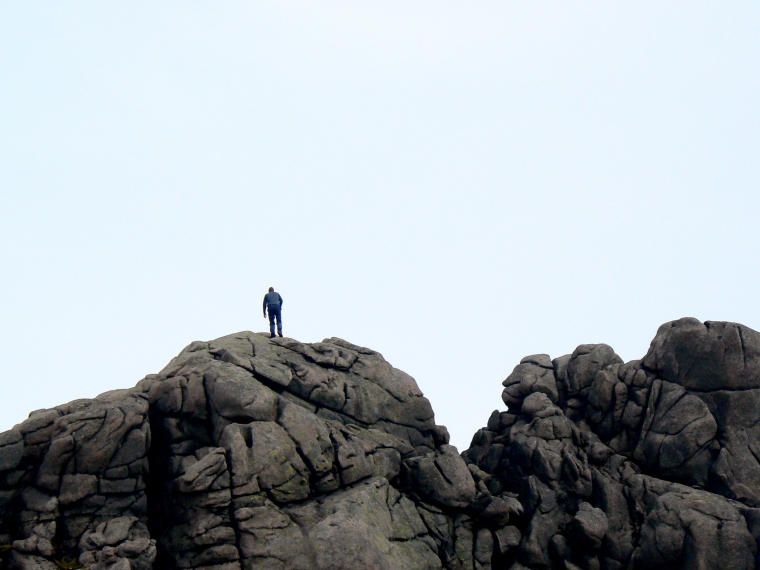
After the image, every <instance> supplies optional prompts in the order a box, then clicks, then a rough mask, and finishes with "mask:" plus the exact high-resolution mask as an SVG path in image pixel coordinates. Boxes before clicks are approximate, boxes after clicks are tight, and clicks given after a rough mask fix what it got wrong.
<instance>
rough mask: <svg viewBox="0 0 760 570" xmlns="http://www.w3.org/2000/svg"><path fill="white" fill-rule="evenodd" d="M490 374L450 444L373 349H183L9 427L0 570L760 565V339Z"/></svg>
mask: <svg viewBox="0 0 760 570" xmlns="http://www.w3.org/2000/svg"><path fill="white" fill-rule="evenodd" d="M503 384H504V390H503V393H502V399H503V401H504V403H505V404H506V405H507V408H508V409H507V410H506V411H499V410H497V411H495V412H494V413H493V414H492V415H491V418H490V419H489V421H488V425H487V427H485V428H483V429H481V430H479V431H478V432H477V433H476V434H475V436H474V438H473V442H472V444H471V446H470V448H469V449H468V450H466V451H465V452H464V453H462V455H461V456H460V455H459V454H458V453H457V451H456V449H455V448H453V447H452V446H450V445H448V434H447V432H446V429H445V428H443V427H442V426H437V425H436V424H435V422H434V418H433V411H432V409H431V407H430V404H429V402H428V401H427V399H426V398H424V396H423V395H422V393H421V392H420V390H419V388H418V387H417V385H416V383H415V382H414V380H413V379H412V378H411V377H410V376H408V375H407V374H405V373H403V372H401V371H399V370H397V369H395V368H393V367H392V366H391V365H390V364H388V363H387V362H386V361H385V360H384V359H383V358H382V356H381V355H380V354H379V353H377V352H375V351H372V350H369V349H366V348H363V347H359V346H356V345H353V344H350V343H348V342H346V341H343V340H341V339H337V338H331V339H326V340H325V341H323V342H322V343H313V344H304V343H299V342H297V341H295V340H293V339H288V338H283V339H269V338H268V335H267V336H263V335H260V334H253V333H249V332H243V333H237V334H234V335H229V336H227V337H223V338H221V339H217V340H215V341H211V342H194V343H192V344H191V345H190V346H188V347H187V348H186V349H184V350H183V351H182V352H181V353H180V354H179V355H178V356H177V357H176V358H175V359H173V360H172V361H171V362H170V363H169V365H167V367H166V368H165V369H164V370H162V371H161V372H160V373H159V374H157V375H149V376H147V377H146V378H145V379H143V380H142V381H140V382H139V383H138V385H137V386H136V387H135V388H132V389H130V390H117V391H114V392H109V393H106V394H102V395H101V396H98V397H97V398H95V399H92V400H77V401H74V402H70V403H68V404H65V405H63V406H58V407H56V408H53V409H50V410H40V411H37V412H33V413H32V414H30V417H29V419H28V420H26V421H25V422H23V423H21V424H19V425H18V426H16V427H15V428H13V429H12V430H9V431H7V432H5V433H3V434H0V558H1V559H2V563H0V567H1V568H3V569H6V568H7V569H14V570H15V569H24V570H54V569H56V568H78V567H88V568H91V569H94V570H105V569H109V570H129V569H130V568H131V569H140V570H149V569H151V568H155V569H156V570H174V569H185V568H187V569H202V570H253V569H257V570H258V569H263V570H269V569H278V570H280V569H282V570H284V569H319V570H321V569H324V570H327V569H328V568H329V569H335V570H340V569H345V570H359V569H361V570H368V569H381V570H396V569H399V570H401V569H404V570H407V569H425V570H427V569H430V570H439V569H441V570H443V569H447V570H491V569H493V570H524V569H534V570H543V569H564V570H576V569H579V568H580V569H584V570H597V569H605V570H619V569H624V568H626V569H631V570H636V569H645V568H662V569H665V570H668V569H673V570H675V569H684V570H685V569H691V568H699V569H712V568H715V569H717V568H728V569H737V570H741V569H751V568H760V563H758V539H760V462H759V461H758V458H760V445H759V444H760V439H759V438H758V435H760V433H758V430H760V405H759V404H760V334H759V333H757V332H756V331H753V330H751V329H749V328H747V327H744V326H742V325H738V324H735V323H720V322H707V323H704V324H703V323H701V322H699V321H697V320H695V319H681V320H679V321H674V322H672V323H667V324H665V325H663V326H662V327H661V328H660V330H659V331H658V332H657V335H656V337H655V339H654V340H653V341H652V345H651V347H650V349H649V352H648V353H647V354H646V356H645V357H644V358H643V359H642V360H640V361H632V362H628V363H624V362H623V361H622V360H621V359H620V358H619V357H618V356H617V355H616V354H615V352H614V351H613V350H612V348H610V347H609V346H607V345H603V344H597V345H581V346H579V347H578V348H577V349H576V350H575V351H574V352H573V353H572V354H570V355H565V356H562V357H559V358H555V359H551V358H550V357H549V356H548V355H533V356H529V357H526V358H524V359H523V360H522V361H521V363H520V364H519V365H518V366H517V367H516V368H515V370H514V372H513V373H512V374H511V375H510V376H509V377H508V378H507V379H506V380H505V381H504V383H503Z"/></svg>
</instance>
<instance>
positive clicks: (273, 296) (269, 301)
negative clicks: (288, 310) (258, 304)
mask: <svg viewBox="0 0 760 570" xmlns="http://www.w3.org/2000/svg"><path fill="white" fill-rule="evenodd" d="M269 305H278V306H280V307H282V297H280V294H279V293H277V292H276V291H272V292H271V293H267V294H266V295H264V312H265V313H266V312H267V307H268V306H269Z"/></svg>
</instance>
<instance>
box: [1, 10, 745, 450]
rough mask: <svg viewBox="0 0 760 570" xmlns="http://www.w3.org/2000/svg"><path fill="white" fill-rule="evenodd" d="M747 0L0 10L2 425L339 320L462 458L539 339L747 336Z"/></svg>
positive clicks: (543, 347) (540, 346)
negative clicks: (274, 316) (239, 335)
mask: <svg viewBox="0 0 760 570" xmlns="http://www.w3.org/2000/svg"><path fill="white" fill-rule="evenodd" d="M758 30H760V3H757V2H749V1H746V2H725V3H714V2H692V3H688V4H685V3H683V2H672V1H657V2H654V1H641V2H589V1H583V0H582V1H579V2H572V3H570V2H564V1H542V2H520V3H518V2H492V1H470V2H465V1H459V2H453V1H447V0H434V1H433V0H430V1H424V0H420V1H415V2H408V1H404V2H401V1H389V0H383V1H371V2H370V1H355V0H352V1H350V2H349V1H340V0H337V1H334V2H329V3H325V2H305V1H292V0H278V1H277V2H248V1H246V2H234V1H220V2H199V1H191V0H190V1H189V0H183V1H182V2H168V1H167V2H160V3H158V2H147V1H146V2H138V1H134V2H118V3H117V2H94V1H82V2H76V3H62V2H37V1H33V0H30V1H25V2H5V3H2V5H0V371H1V374H2V377H3V378H2V385H3V396H2V398H1V399H0V430H5V429H10V428H11V427H12V426H13V425H14V424H16V423H18V422H20V421H22V420H23V419H25V418H26V417H27V415H28V413H29V412H30V411H32V410H36V409H40V408H48V407H52V406H56V405H59V404H63V403H65V402H68V401H70V400H73V399H77V398H92V397H95V396H96V395H97V394H99V393H102V392H104V391H107V390H111V389H116V388H126V387H131V386H133V385H134V384H135V383H137V382H138V381H139V380H140V379H141V378H143V377H144V376H145V375H146V374H150V373H156V372H158V371H159V370H161V368H163V367H164V365H165V364H166V363H168V362H169V360H170V359H171V358H172V357H173V356H175V355H176V354H177V353H178V352H179V351H180V350H181V349H182V348H183V347H185V346H186V345H188V344H190V343H191V342H192V341H194V340H211V339H214V338H218V337H220V336H223V335H226V334H230V333H235V332H238V331H242V330H252V331H264V330H267V328H268V323H267V321H266V320H264V319H263V317H262V314H261V303H262V298H263V295H264V294H265V293H266V290H267V288H268V287H270V286H273V287H274V288H275V289H276V290H277V291H278V292H280V294H281V295H282V297H283V299H284V305H283V323H284V333H285V335H286V336H290V337H293V338H296V339H298V340H300V341H302V342H318V341H320V340H322V339H323V338H328V337H332V336H337V337H341V338H344V339H346V340H348V341H350V342H353V343H355V344H359V345H363V346H367V347H370V348H372V349H374V350H377V351H379V352H381V353H382V354H383V355H384V356H385V358H386V359H387V360H388V361H389V362H390V363H391V364H393V365H394V366H396V367H397V368H400V369H402V370H404V371H405V372H407V373H409V374H411V375H412V376H413V377H414V378H415V379H416V380H417V383H418V384H419V386H420V388H421V389H422V391H423V392H424V393H425V395H426V396H427V397H428V398H429V400H430V401H431V403H432V405H433V409H434V410H435V413H436V421H437V423H439V424H443V425H446V426H447V427H448V429H449V432H450V433H451V440H452V443H453V444H454V445H456V446H457V447H458V448H459V450H460V451H462V450H464V449H466V448H467V447H468V446H469V443H470V440H471V438H472V435H473V434H474V433H475V431H476V430H477V429H479V428H480V427H482V426H484V425H485V424H486V422H487V420H488V416H489V415H490V413H491V412H492V411H493V410H494V409H499V410H504V409H506V406H505V405H504V404H503V402H502V400H501V390H502V386H501V382H502V381H503V380H504V379H505V378H506V377H507V376H508V375H509V374H510V373H511V371H512V369H513V368H514V367H515V366H516V365H517V364H518V363H519V361H520V359H521V358H522V357H524V356H526V355H531V354H537V353H548V354H550V355H551V357H552V358H554V357H557V356H561V355H563V354H567V353H570V352H572V351H573V350H574V349H575V347H576V346H577V345H579V344H584V343H599V342H604V343H607V344H609V345H611V346H612V347H613V348H614V349H615V350H616V351H617V353H618V354H619V355H620V356H621V357H622V358H623V359H624V360H626V361H627V360H632V359H637V358H641V357H642V356H643V355H644V354H645V353H646V351H647V349H648V347H649V343H650V341H651V339H652V338H653V337H654V335H655V333H656V331H657V328H658V327H659V325H661V324H662V323H665V322H667V321H671V320H674V319H678V318H681V317H686V316H690V317H696V318H698V319H700V320H703V321H704V320H726V321H735V322H741V323H743V324H745V325H747V326H749V327H751V328H754V329H760V309H759V308H758V302H757V299H758V277H760V273H759V272H758V269H757V263H758V257H759V256H758V254H759V253H760V251H759V250H760V239H759V237H760V236H758V233H760V231H759V229H758V228H760V225H759V224H758V215H759V214H760V160H759V159H760V104H759V103H760V34H759V33H758Z"/></svg>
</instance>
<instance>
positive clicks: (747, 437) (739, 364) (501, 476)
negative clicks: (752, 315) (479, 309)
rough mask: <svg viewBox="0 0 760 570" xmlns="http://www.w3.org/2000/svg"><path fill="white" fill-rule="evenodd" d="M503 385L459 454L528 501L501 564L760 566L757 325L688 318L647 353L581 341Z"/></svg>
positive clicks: (518, 567) (497, 489) (499, 551)
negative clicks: (626, 358) (623, 354)
mask: <svg viewBox="0 0 760 570" xmlns="http://www.w3.org/2000/svg"><path fill="white" fill-rule="evenodd" d="M503 385H504V392H503V401H504V403H505V404H506V405H507V406H508V409H507V410H506V411H498V410H497V411H495V412H494V413H493V414H492V416H491V418H490V420H489V421H488V426H487V427H485V428H483V429H481V430H480V431H478V433H476V434H475V437H474V438H473V441H472V444H471V447H470V448H469V449H468V450H466V451H465V452H464V453H463V454H462V455H463V457H464V458H465V461H466V462H467V463H468V467H469V468H470V470H471V472H473V473H474V474H476V475H475V477H476V480H477V481H478V485H479V486H480V485H481V484H484V485H485V487H486V489H487V490H488V492H489V493H491V495H492V496H499V497H505V496H509V497H514V498H515V499H516V501H517V502H518V503H519V505H520V507H521V509H522V512H521V514H520V515H519V516H516V517H513V518H512V520H511V522H510V525H513V527H514V528H515V530H514V531H513V534H512V535H511V537H507V536H505V537H504V539H503V540H499V541H498V544H499V546H498V548H495V549H494V554H493V558H492V567H493V568H504V569H509V570H522V569H525V568H528V569H545V568H552V569H554V568H556V569H576V568H580V569H584V570H597V569H603V570H622V569H629V570H645V569H650V568H657V569H665V570H671V569H672V570H687V569H700V570H707V569H715V570H717V569H737V570H739V569H747V570H749V569H754V568H760V560H759V559H758V543H757V541H758V539H760V524H759V523H760V438H759V437H758V436H760V394H759V393H758V391H759V390H760V334H759V333H757V332H756V331H753V330H751V329H749V328H747V327H745V326H743V325H739V324H736V323H723V322H706V323H701V322H699V321H697V320H696V319H690V318H686V319H680V320H678V321H673V322H670V323H666V324H665V325H663V326H662V327H660V329H659V331H658V332H657V335H656V337H655V339H654V340H653V341H652V344H651V347H650V349H649V351H648V352H647V354H646V355H645V357H644V358H643V359H642V360H640V361H638V360H636V361H632V362H628V363H624V362H623V361H622V360H621V359H620V358H619V357H618V356H617V355H616V354H615V352H614V351H613V350H612V348H610V347H609V346H607V345H604V344H597V345H581V346H579V347H578V348H577V349H576V350H575V351H574V352H573V353H572V354H569V355H565V356H561V357H559V358H555V359H553V360H552V359H551V358H550V357H549V356H548V355H545V354H542V355H533V356H529V357H526V358H524V359H523V360H522V362H521V363H520V364H519V365H518V366H517V367H516V368H515V369H514V372H513V373H512V374H511V375H510V376H509V377H508V378H507V379H506V380H505V381H504V383H503ZM507 528H509V527H507ZM500 533H505V530H504V529H502V530H500V531H497V532H495V533H494V536H496V537H499V536H500ZM502 545H503V546H502Z"/></svg>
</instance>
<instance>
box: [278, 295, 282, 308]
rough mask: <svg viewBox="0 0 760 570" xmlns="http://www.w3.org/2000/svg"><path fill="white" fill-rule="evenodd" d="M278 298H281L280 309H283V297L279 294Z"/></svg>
mask: <svg viewBox="0 0 760 570" xmlns="http://www.w3.org/2000/svg"><path fill="white" fill-rule="evenodd" d="M277 296H278V297H279V298H280V308H281V309H282V295H280V294H279V293H277Z"/></svg>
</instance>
